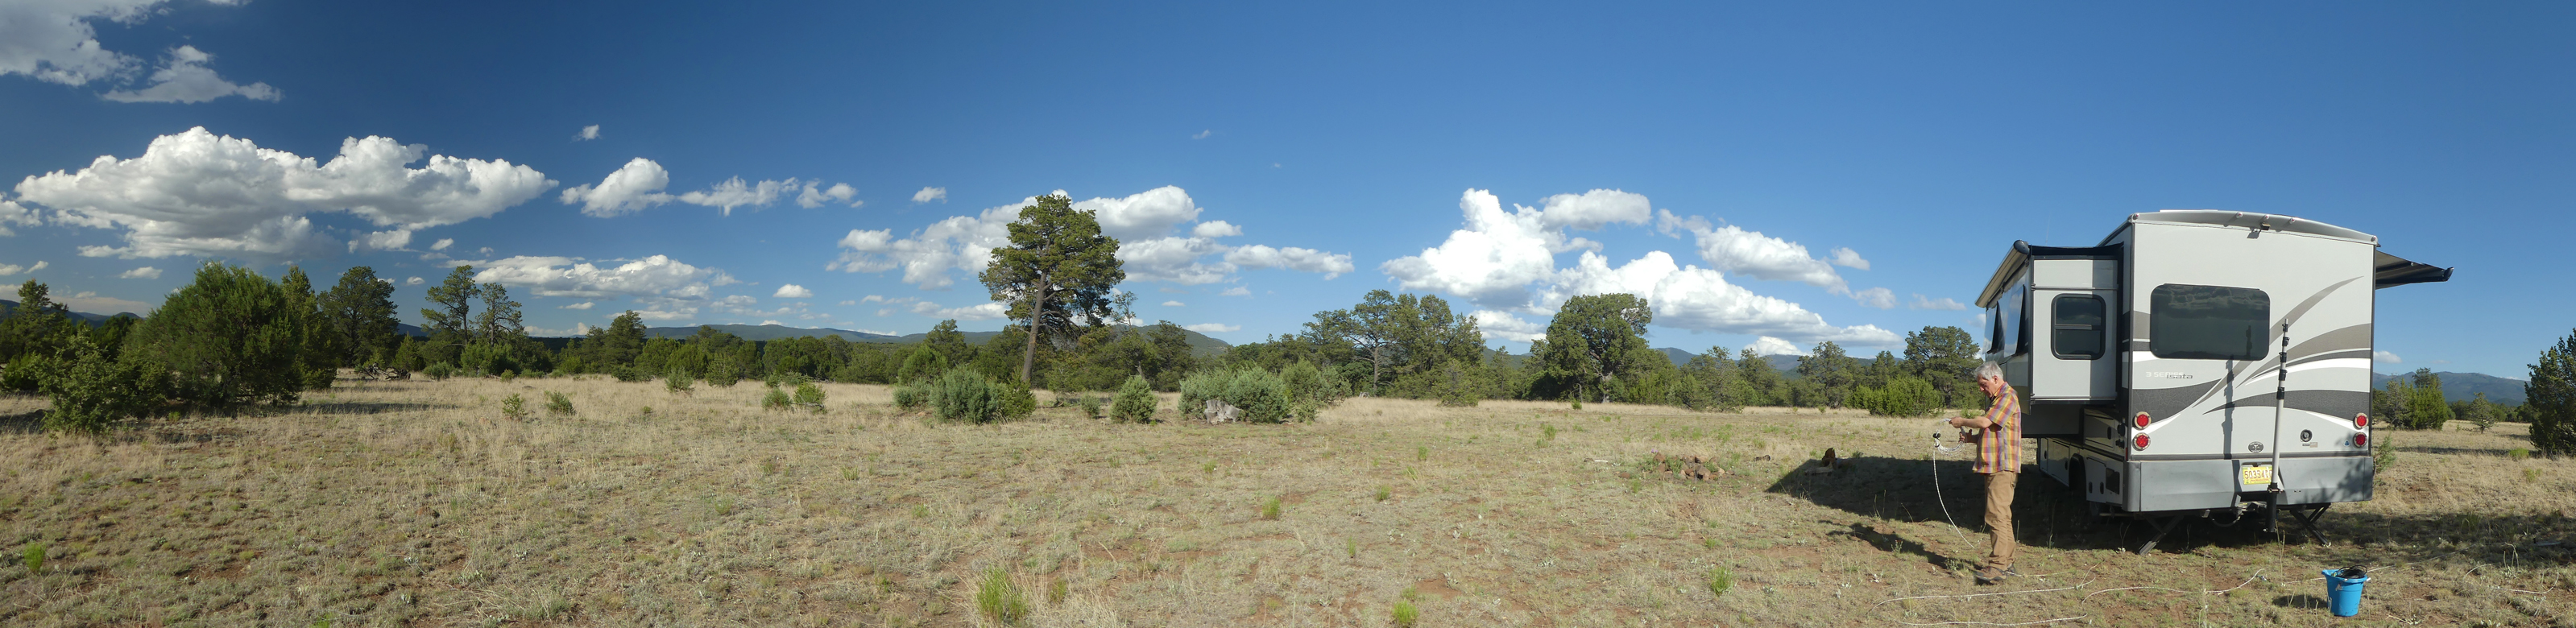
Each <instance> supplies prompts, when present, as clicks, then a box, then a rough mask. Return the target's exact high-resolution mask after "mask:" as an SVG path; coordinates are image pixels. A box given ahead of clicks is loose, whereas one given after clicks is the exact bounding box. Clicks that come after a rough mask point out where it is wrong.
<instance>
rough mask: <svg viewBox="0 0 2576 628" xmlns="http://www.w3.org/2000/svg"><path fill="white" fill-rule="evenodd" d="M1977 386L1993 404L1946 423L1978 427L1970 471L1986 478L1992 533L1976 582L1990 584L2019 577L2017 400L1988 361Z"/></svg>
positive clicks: (1988, 525) (2001, 373) (1999, 371)
mask: <svg viewBox="0 0 2576 628" xmlns="http://www.w3.org/2000/svg"><path fill="white" fill-rule="evenodd" d="M1977 388H1978V389H1981V390H1984V391H1986V397H1987V398H1988V399H1992V400H1994V401H1993V405H1991V406H1988V407H1987V408H1986V414H1985V416H1980V417H1954V418H1951V419H1948V422H1949V424H1950V426H1951V427H1973V428H1977V429H1978V430H1981V433H1979V434H1978V435H1976V436H1973V437H1970V438H1969V440H1972V441H1974V442H1976V443H1977V466H1976V467H1974V468H1972V469H1971V470H1972V471H1975V472H1977V473H1978V474H1981V475H1984V476H1986V529H1988V530H1990V531H1992V532H1993V533H1994V545H1993V549H1991V550H1989V551H1988V552H1987V553H1986V564H1985V566H1984V567H1982V568H1979V569H1978V570H1977V584H1994V583H1996V582H1997V581H2001V580H2003V579H2004V576H2018V575H2021V574H2019V573H2015V572H2014V571H2013V570H2012V561H2013V550H2014V549H2016V548H2017V545H2016V544H2015V543H2014V542H2013V524H2012V501H2013V486H2014V483H2015V482H2019V481H2021V398H2020V397H2018V396H2016V395H2014V394H2013V389H2012V385H2011V384H2006V383H2004V370H2003V368H2002V367H1998V366H1995V363H1993V362H1987V363H1985V364H1984V365H1982V366H1978V367H1977Z"/></svg>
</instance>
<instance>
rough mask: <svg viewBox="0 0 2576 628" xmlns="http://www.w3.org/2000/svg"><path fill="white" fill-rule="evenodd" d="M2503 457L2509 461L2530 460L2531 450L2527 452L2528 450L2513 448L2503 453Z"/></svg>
mask: <svg viewBox="0 0 2576 628" xmlns="http://www.w3.org/2000/svg"><path fill="white" fill-rule="evenodd" d="M2504 457H2505V458H2506V459H2510V460H2530V459H2531V450H2529V449H2523V448H2521V447H2515V448H2513V449H2511V450H2507V451H2505V452H2504Z"/></svg>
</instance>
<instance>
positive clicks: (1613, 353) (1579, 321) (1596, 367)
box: [1538, 294, 1671, 402]
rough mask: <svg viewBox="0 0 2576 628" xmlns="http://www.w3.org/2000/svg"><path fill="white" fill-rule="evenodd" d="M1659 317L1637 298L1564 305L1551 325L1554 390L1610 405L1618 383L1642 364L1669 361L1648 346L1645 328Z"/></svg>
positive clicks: (1543, 358)
mask: <svg viewBox="0 0 2576 628" xmlns="http://www.w3.org/2000/svg"><path fill="white" fill-rule="evenodd" d="M1654 320H1655V312H1654V310H1653V309H1651V308H1649V307H1647V306H1646V300H1645V299H1641V298H1637V295H1633V294H1595V295H1583V296H1577V297H1573V298H1570V299H1566V300H1565V305H1564V307H1561V308H1558V309H1557V312H1556V318H1554V319H1553V320H1550V321H1548V325H1547V340H1548V342H1547V353H1546V354H1545V355H1540V356H1538V359H1539V361H1540V362H1543V363H1546V364H1547V374H1548V377H1549V378H1550V379H1551V380H1553V385H1554V387H1555V388H1557V389H1558V390H1560V391H1561V392H1563V393H1566V394H1571V395H1574V397H1575V398H1577V399H1593V398H1599V399H1600V400H1602V401H1605V402H1606V401H1609V400H1610V395H1611V392H1612V391H1614V390H1617V389H1618V388H1619V386H1618V385H1617V384H1618V379H1619V377H1620V376H1622V375H1625V374H1628V373H1629V372H1630V371H1633V370H1635V369H1637V368H1638V367H1639V366H1640V365H1641V364H1642V362H1643V361H1644V360H1648V359H1653V360H1664V361H1665V363H1666V364H1667V365H1669V364H1670V363H1671V360H1670V359H1669V358H1666V357H1664V355H1663V354H1662V353H1661V352H1657V351H1655V350H1654V349H1652V348H1650V347H1647V346H1646V338H1645V336H1646V324H1647V323H1651V322H1654Z"/></svg>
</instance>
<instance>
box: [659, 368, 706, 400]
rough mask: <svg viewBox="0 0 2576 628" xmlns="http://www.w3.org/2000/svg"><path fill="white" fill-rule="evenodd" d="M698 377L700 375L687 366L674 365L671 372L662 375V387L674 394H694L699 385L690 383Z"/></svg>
mask: <svg viewBox="0 0 2576 628" xmlns="http://www.w3.org/2000/svg"><path fill="white" fill-rule="evenodd" d="M697 379H698V375H697V374H696V373H691V372H689V369H688V368H687V367H680V366H674V367H671V371H670V372H669V373H664V374H663V375H662V389H663V390H665V391H669V392H670V393H671V394H674V395H694V394H696V393H697V387H695V386H691V385H690V384H691V383H692V382H696V381H697Z"/></svg>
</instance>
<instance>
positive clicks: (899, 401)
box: [894, 384, 930, 410]
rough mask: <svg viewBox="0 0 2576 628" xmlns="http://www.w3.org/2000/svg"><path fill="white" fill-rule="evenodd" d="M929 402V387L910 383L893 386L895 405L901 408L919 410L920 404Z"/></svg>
mask: <svg viewBox="0 0 2576 628" xmlns="http://www.w3.org/2000/svg"><path fill="white" fill-rule="evenodd" d="M929 404H930V389H929V387H927V386H916V385H912V384H896V385H895V386H894V405H895V407H897V408H903V409H905V410H919V409H921V407H922V406H925V405H929Z"/></svg>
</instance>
